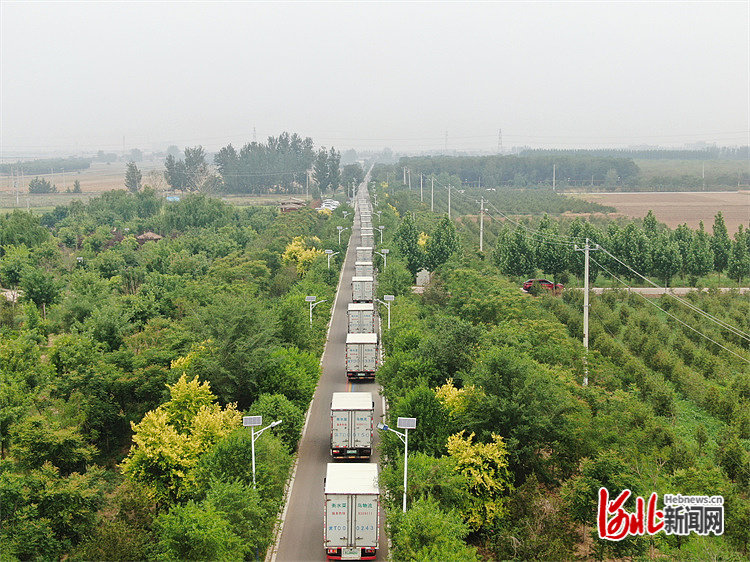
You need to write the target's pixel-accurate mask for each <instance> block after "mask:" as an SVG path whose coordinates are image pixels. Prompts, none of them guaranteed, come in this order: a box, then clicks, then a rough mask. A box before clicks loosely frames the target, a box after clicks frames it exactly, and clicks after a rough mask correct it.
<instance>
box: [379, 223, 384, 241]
mask: <svg viewBox="0 0 750 562" xmlns="http://www.w3.org/2000/svg"><path fill="white" fill-rule="evenodd" d="M378 230H379V231H380V243H381V244H382V243H383V230H385V227H384V226H383V225H382V224H381V225H380V226H379V227H378Z"/></svg>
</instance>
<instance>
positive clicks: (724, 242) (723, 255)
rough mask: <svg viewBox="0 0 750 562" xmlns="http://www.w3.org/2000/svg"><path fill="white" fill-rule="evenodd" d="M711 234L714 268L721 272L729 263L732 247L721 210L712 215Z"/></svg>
mask: <svg viewBox="0 0 750 562" xmlns="http://www.w3.org/2000/svg"><path fill="white" fill-rule="evenodd" d="M713 234H714V235H713V237H712V238H711V249H712V250H713V252H714V269H715V270H716V271H718V272H719V273H721V272H722V271H724V270H725V269H726V268H727V266H728V265H729V253H730V251H731V249H732V241H731V240H730V238H729V232H727V225H726V223H725V222H724V215H723V214H722V213H721V211H719V212H718V213H716V216H714V225H713Z"/></svg>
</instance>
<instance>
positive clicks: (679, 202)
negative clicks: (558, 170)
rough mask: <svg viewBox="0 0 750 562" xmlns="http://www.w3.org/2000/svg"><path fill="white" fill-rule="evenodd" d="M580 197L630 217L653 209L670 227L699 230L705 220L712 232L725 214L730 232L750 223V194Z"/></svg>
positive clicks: (637, 194) (636, 194)
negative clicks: (716, 217) (715, 217)
mask: <svg viewBox="0 0 750 562" xmlns="http://www.w3.org/2000/svg"><path fill="white" fill-rule="evenodd" d="M575 196H576V197H580V198H582V199H585V200H586V201H591V202H593V203H599V204H601V205H610V206H612V207H615V208H616V209H617V211H618V213H620V214H622V215H626V216H630V217H635V218H641V217H645V216H646V214H647V213H648V211H649V209H651V210H653V211H654V215H655V216H656V218H657V219H658V220H660V221H661V222H663V223H666V224H667V225H668V226H669V227H670V228H675V227H676V226H677V225H679V224H682V223H684V222H686V223H687V224H688V226H689V227H691V228H698V223H699V222H700V221H703V224H704V225H705V227H706V228H707V229H708V230H710V228H711V225H712V224H713V219H714V215H716V213H717V212H718V211H721V212H722V213H723V214H724V220H725V221H726V224H727V229H728V230H729V232H730V233H734V232H736V231H737V227H738V226H739V225H740V224H743V225H745V226H747V224H748V223H750V191H715V192H645V193H585V194H576V195H575Z"/></svg>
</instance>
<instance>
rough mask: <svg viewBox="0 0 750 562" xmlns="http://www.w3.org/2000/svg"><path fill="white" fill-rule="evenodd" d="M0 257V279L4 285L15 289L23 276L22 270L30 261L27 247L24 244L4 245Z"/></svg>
mask: <svg viewBox="0 0 750 562" xmlns="http://www.w3.org/2000/svg"><path fill="white" fill-rule="evenodd" d="M3 253H4V255H3V257H2V258H0V280H1V281H2V283H3V284H4V285H5V286H6V287H10V288H11V289H17V288H18V285H19V284H20V283H21V279H22V278H23V271H24V269H25V268H26V267H28V266H29V264H30V262H31V254H30V252H29V249H28V248H27V247H26V246H24V245H21V246H13V245H9V246H4V247H3Z"/></svg>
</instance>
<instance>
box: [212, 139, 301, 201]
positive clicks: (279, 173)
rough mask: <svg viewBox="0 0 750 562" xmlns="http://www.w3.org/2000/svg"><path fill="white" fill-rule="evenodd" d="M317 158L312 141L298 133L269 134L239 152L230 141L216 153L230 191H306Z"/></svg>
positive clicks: (224, 183)
mask: <svg viewBox="0 0 750 562" xmlns="http://www.w3.org/2000/svg"><path fill="white" fill-rule="evenodd" d="M313 159H314V152H313V141H312V139H311V138H310V137H305V138H304V139H303V138H302V137H300V136H299V135H298V134H297V133H293V134H291V135H290V134H289V133H286V132H285V133H281V134H280V135H279V136H278V137H268V142H267V143H266V144H263V143H258V142H251V143H247V144H246V145H245V146H243V147H242V148H241V149H240V150H239V151H238V150H236V149H235V148H234V147H233V146H232V145H231V144H230V145H227V146H225V147H224V148H222V149H221V150H219V152H218V153H217V154H216V156H214V163H215V164H216V167H217V168H218V172H219V175H220V176H221V181H222V189H223V190H224V191H226V192H227V193H255V194H257V193H269V192H275V193H284V192H286V193H288V192H290V191H292V190H294V191H296V192H299V191H300V189H302V190H304V186H305V177H306V174H307V171H308V170H309V169H310V167H311V166H312V163H313Z"/></svg>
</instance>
